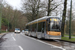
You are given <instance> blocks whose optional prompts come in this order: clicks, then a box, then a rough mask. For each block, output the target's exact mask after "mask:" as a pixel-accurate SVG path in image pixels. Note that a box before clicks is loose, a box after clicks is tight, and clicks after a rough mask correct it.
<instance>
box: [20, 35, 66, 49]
mask: <svg viewBox="0 0 75 50" xmlns="http://www.w3.org/2000/svg"><path fill="white" fill-rule="evenodd" d="M21 35H23V34H21ZM23 36H24V35H23ZM24 37H27V38H30V39H32V40H36V41H38V42H41V43H43V44H46V45H49V46H52V47H53V48H54V47H55V48H60V49H62V50H66V49H64V48H62V47H58V46H55V45H52V44H49V43H46V42H43V41H41V40H37V39H34V38H31V37H28V36H24Z"/></svg>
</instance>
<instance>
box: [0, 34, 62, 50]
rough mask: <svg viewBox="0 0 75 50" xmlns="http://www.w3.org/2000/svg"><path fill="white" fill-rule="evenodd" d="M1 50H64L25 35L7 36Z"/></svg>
mask: <svg viewBox="0 0 75 50" xmlns="http://www.w3.org/2000/svg"><path fill="white" fill-rule="evenodd" d="M0 50H63V49H62V48H61V47H57V46H54V45H51V44H48V43H45V42H43V41H41V40H37V39H35V38H31V37H28V36H25V35H23V34H15V33H9V34H6V35H5V36H4V37H3V39H2V42H0Z"/></svg>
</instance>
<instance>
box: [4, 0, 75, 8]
mask: <svg viewBox="0 0 75 50" xmlns="http://www.w3.org/2000/svg"><path fill="white" fill-rule="evenodd" d="M70 1H71V0H68V7H69V6H70ZM72 1H73V5H74V4H75V0H72ZM5 2H6V3H8V4H10V5H11V6H12V7H13V8H17V9H20V8H21V6H22V5H21V2H22V0H5Z"/></svg>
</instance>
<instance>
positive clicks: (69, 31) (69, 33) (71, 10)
mask: <svg viewBox="0 0 75 50" xmlns="http://www.w3.org/2000/svg"><path fill="white" fill-rule="evenodd" d="M71 16H72V0H71V5H70V17H69V39H71Z"/></svg>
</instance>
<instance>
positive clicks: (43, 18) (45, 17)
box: [26, 16, 59, 25]
mask: <svg viewBox="0 0 75 50" xmlns="http://www.w3.org/2000/svg"><path fill="white" fill-rule="evenodd" d="M56 17H57V18H59V17H58V16H44V17H42V18H39V19H36V20H33V21H31V22H29V23H27V24H26V25H28V24H31V23H33V22H37V21H40V20H45V19H47V18H56Z"/></svg>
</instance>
